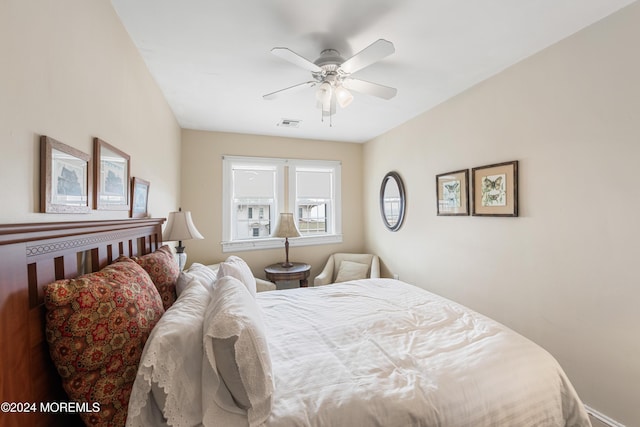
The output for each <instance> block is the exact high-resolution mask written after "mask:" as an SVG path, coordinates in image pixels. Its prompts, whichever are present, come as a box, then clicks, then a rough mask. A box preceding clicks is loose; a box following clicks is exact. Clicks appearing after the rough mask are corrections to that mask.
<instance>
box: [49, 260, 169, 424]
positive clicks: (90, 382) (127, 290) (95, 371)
mask: <svg viewBox="0 0 640 427" xmlns="http://www.w3.org/2000/svg"><path fill="white" fill-rule="evenodd" d="M45 306H46V308H47V326H46V334H47V341H48V343H49V352H50V353H51V358H52V360H53V362H54V364H55V365H56V368H57V369H58V373H59V374H60V376H61V377H62V385H63V387H64V389H65V391H66V392H67V395H68V396H69V398H70V399H71V400H73V401H76V402H79V403H87V404H88V407H89V408H92V407H93V406H92V405H93V404H94V403H99V404H100V410H99V411H97V412H87V413H81V414H80V416H81V417H82V419H83V421H84V422H85V424H86V425H87V426H100V427H102V426H105V427H106V426H124V424H125V421H126V418H127V407H128V404H129V396H130V394H131V388H132V386H133V382H134V380H135V377H136V373H137V370H138V363H139V361H140V357H141V355H142V350H143V348H144V345H145V343H146V340H147V337H148V336H149V333H150V332H151V330H152V329H153V327H154V326H155V324H156V323H157V322H158V320H159V319H160V317H161V316H162V314H163V313H164V309H163V308H162V301H161V300H160V295H158V291H157V290H156V288H155V286H154V285H153V282H152V281H151V279H150V277H149V275H148V274H147V273H146V272H145V271H144V269H142V268H141V267H140V266H138V264H136V263H135V262H133V261H131V260H129V259H126V258H125V259H122V260H118V262H115V263H113V264H111V265H109V266H107V267H105V268H103V269H102V270H100V271H99V272H97V273H92V274H86V275H84V276H80V277H77V278H75V279H70V280H59V281H56V282H53V283H51V284H49V285H48V286H46V287H45Z"/></svg>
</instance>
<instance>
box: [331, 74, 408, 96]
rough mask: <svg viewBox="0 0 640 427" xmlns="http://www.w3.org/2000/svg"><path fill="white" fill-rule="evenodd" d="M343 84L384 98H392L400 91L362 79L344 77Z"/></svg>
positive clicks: (357, 90)
mask: <svg viewBox="0 0 640 427" xmlns="http://www.w3.org/2000/svg"><path fill="white" fill-rule="evenodd" d="M342 86H344V87H346V88H347V89H351V90H355V91H356V92H360V93H364V94H367V95H373V96H377V97H378V98H382V99H391V98H393V97H394V96H396V94H397V93H398V89H396V88H394V87H389V86H383V85H379V84H377V83H371V82H367V81H365V80H360V79H351V78H349V79H344V80H343V81H342Z"/></svg>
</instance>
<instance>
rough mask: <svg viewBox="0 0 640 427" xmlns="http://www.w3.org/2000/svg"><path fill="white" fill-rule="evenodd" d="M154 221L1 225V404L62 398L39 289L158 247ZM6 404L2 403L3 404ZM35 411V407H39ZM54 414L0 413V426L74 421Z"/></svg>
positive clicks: (159, 222) (159, 223)
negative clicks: (51, 356)
mask: <svg viewBox="0 0 640 427" xmlns="http://www.w3.org/2000/svg"><path fill="white" fill-rule="evenodd" d="M164 221H165V220H164V218H160V219H128V220H112V221H76V222H55V223H33V224H8V225H0V403H2V402H9V403H16V404H18V403H20V404H23V403H29V404H33V403H35V404H36V407H38V406H39V405H40V402H45V403H46V402H68V401H69V399H68V398H67V396H66V394H65V393H64V391H63V390H62V386H61V381H60V378H59V376H58V373H57V372H56V370H55V367H54V366H53V363H52V362H51V359H50V356H49V348H48V345H47V342H46V338H45V334H44V327H45V309H44V304H43V302H44V292H43V289H44V286H45V285H47V284H48V283H51V282H53V281H54V280H58V279H68V278H73V277H75V276H78V275H80V274H83V273H86V272H94V271H98V270H100V269H101V268H103V267H104V266H106V265H107V264H109V263H111V262H112V261H113V260H114V259H116V258H118V256H120V255H127V256H133V255H144V254H146V253H149V252H153V251H155V250H156V249H157V248H159V247H160V246H161V245H162V223H163V222H164ZM3 409H6V408H3ZM38 409H39V408H38ZM79 422H80V421H79V417H77V416H68V415H67V416H64V415H61V414H56V413H42V412H40V411H39V410H38V411H36V412H35V413H6V412H0V427H9V426H12V427H13V426H16V427H18V426H19V427H25V426H37V427H39V426H42V427H45V426H46V427H48V426H57V425H60V426H62V425H64V426H69V425H74V423H79Z"/></svg>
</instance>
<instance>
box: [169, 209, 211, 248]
mask: <svg viewBox="0 0 640 427" xmlns="http://www.w3.org/2000/svg"><path fill="white" fill-rule="evenodd" d="M191 239H204V237H202V234H200V232H199V231H198V229H197V228H196V226H195V225H194V224H193V220H192V219H191V212H189V211H183V210H182V209H180V210H179V211H178V212H169V221H168V222H167V226H166V227H165V229H164V232H163V233H162V240H164V241H165V242H175V241H182V240H191Z"/></svg>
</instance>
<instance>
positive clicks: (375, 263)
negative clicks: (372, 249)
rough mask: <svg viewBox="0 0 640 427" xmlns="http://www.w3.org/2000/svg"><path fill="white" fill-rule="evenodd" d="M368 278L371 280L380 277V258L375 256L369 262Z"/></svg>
mask: <svg viewBox="0 0 640 427" xmlns="http://www.w3.org/2000/svg"><path fill="white" fill-rule="evenodd" d="M369 277H371V278H372V279H377V278H379V277H380V258H378V256H377V255H374V256H373V259H372V260H371V275H370V276H369Z"/></svg>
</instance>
